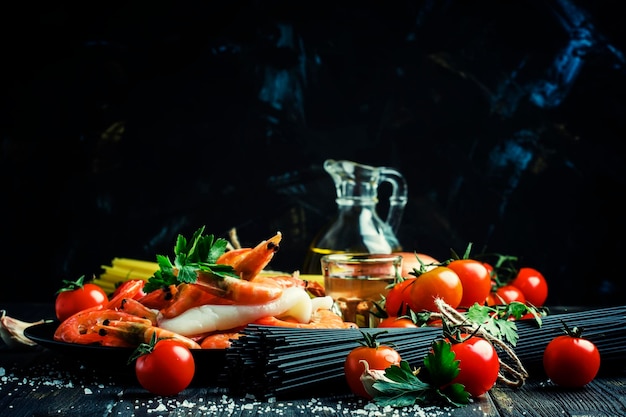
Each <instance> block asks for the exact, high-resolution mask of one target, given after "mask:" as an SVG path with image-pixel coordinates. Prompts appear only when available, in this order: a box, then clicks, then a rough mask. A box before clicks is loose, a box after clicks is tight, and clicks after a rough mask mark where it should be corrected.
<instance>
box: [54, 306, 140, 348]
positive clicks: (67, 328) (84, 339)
mask: <svg viewBox="0 0 626 417" xmlns="http://www.w3.org/2000/svg"><path fill="white" fill-rule="evenodd" d="M112 320H125V321H128V322H135V323H140V324H144V325H148V326H150V325H152V323H151V322H150V320H148V319H144V318H141V317H138V316H135V315H133V314H129V313H126V312H124V311H118V310H111V309H104V310H103V309H100V308H97V307H96V308H89V309H86V310H82V311H79V312H78V313H76V314H74V315H72V316H70V317H68V318H67V319H65V320H64V321H63V322H62V323H61V324H60V325H59V327H57V329H56V330H55V332H54V336H53V337H54V340H56V341H59V342H66V343H78V344H83V345H89V344H97V345H102V346H119V341H118V340H116V339H114V338H112V337H110V336H107V335H101V334H99V333H98V332H97V331H96V330H94V326H96V325H98V324H101V323H104V322H107V321H112Z"/></svg>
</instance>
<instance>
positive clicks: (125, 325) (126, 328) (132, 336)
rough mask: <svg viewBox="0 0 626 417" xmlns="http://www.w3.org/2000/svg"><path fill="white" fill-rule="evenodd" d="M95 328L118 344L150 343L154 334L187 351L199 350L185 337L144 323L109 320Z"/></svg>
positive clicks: (196, 344) (193, 342)
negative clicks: (179, 344)
mask: <svg viewBox="0 0 626 417" xmlns="http://www.w3.org/2000/svg"><path fill="white" fill-rule="evenodd" d="M95 327H96V328H97V331H98V333H99V334H101V335H106V336H109V337H111V338H113V339H117V340H118V341H120V344H127V345H130V346H138V345H139V344H141V343H150V340H151V339H152V335H153V334H155V333H156V337H157V338H158V339H175V340H177V341H179V342H181V343H182V344H183V345H185V346H186V347H188V348H189V349H200V345H199V344H198V343H197V342H195V341H194V340H192V339H190V338H188V337H186V336H182V335H180V334H178V333H175V332H172V331H169V330H165V329H162V328H160V327H156V326H152V325H149V324H145V323H134V322H128V321H121V320H111V321H110V322H108V323H103V324H99V325H97V326H95ZM118 346H119V344H118Z"/></svg>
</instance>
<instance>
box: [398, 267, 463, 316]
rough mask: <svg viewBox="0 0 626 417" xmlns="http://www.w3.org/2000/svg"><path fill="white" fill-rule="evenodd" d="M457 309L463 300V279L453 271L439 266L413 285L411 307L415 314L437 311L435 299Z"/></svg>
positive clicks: (422, 275) (418, 278) (423, 275)
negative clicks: (439, 299)
mask: <svg viewBox="0 0 626 417" xmlns="http://www.w3.org/2000/svg"><path fill="white" fill-rule="evenodd" d="M438 297H439V298H441V299H442V300H443V301H445V302H446V303H447V304H449V305H450V306H451V307H452V308H457V307H458V306H459V304H460V302H461V299H462V298H463V285H462V284H461V279H460V278H459V276H458V275H457V273H456V272H454V271H453V270H452V269H450V268H447V267H445V266H438V267H436V268H434V269H431V270H430V271H426V272H424V273H423V274H421V275H420V276H419V277H417V278H416V279H415V281H414V282H413V283H412V284H411V299H410V301H409V307H410V308H411V310H413V311H415V312H419V311H424V310H427V311H437V306H436V305H435V298H438Z"/></svg>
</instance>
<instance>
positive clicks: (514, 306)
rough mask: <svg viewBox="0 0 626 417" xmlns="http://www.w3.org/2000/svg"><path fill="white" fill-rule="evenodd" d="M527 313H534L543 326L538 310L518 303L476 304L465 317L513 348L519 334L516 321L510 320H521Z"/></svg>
mask: <svg viewBox="0 0 626 417" xmlns="http://www.w3.org/2000/svg"><path fill="white" fill-rule="evenodd" d="M527 313H532V314H533V316H534V317H535V320H536V321H537V323H538V324H539V326H541V317H540V315H539V313H538V312H537V310H536V309H535V308H534V307H532V306H528V305H526V304H524V303H520V302H517V301H513V302H511V303H509V304H505V305H496V306H486V305H480V304H478V303H475V304H474V305H473V306H471V307H470V308H469V309H468V310H467V313H465V316H466V317H467V319H468V320H469V321H470V322H472V323H474V324H476V325H480V326H482V327H483V329H485V330H486V331H487V332H489V333H490V334H491V335H492V336H493V337H496V338H498V339H500V340H503V341H507V342H509V343H510V344H511V345H512V346H515V345H517V341H518V340H519V335H518V334H517V325H516V324H515V321H514V320H510V319H511V318H514V319H520V318H521V317H522V316H524V315H525V314H527Z"/></svg>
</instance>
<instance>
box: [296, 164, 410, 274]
mask: <svg viewBox="0 0 626 417" xmlns="http://www.w3.org/2000/svg"><path fill="white" fill-rule="evenodd" d="M324 169H325V170H326V172H328V173H329V174H330V176H331V177H332V179H333V181H334V182H335V189H336V193H337V198H336V200H335V201H336V203H337V214H336V215H335V217H334V219H333V220H332V221H331V222H330V223H329V224H328V225H327V226H326V227H324V228H323V229H322V230H321V231H320V232H319V233H318V235H317V236H316V237H315V238H314V240H313V242H311V245H310V246H309V249H308V253H307V255H306V258H305V261H304V265H303V268H302V273H303V274H320V273H321V264H320V259H321V257H322V256H324V255H327V254H330V253H348V252H350V253H381V254H386V253H392V252H399V251H401V250H402V246H401V245H400V242H399V241H398V238H397V237H396V232H397V229H398V227H399V226H400V222H401V220H402V214H403V212H404V207H405V206H406V203H407V186H406V181H405V179H404V177H403V176H402V174H400V173H399V172H398V171H396V170H395V169H392V168H388V167H373V166H369V165H363V164H359V163H356V162H352V161H346V160H339V161H336V160H332V159H328V160H326V161H325V162H324ZM383 183H389V184H391V193H390V195H389V206H388V211H387V216H386V217H385V220H383V219H382V218H381V217H380V216H379V215H378V213H377V211H376V206H377V204H378V188H379V186H380V185H381V184H383Z"/></svg>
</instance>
